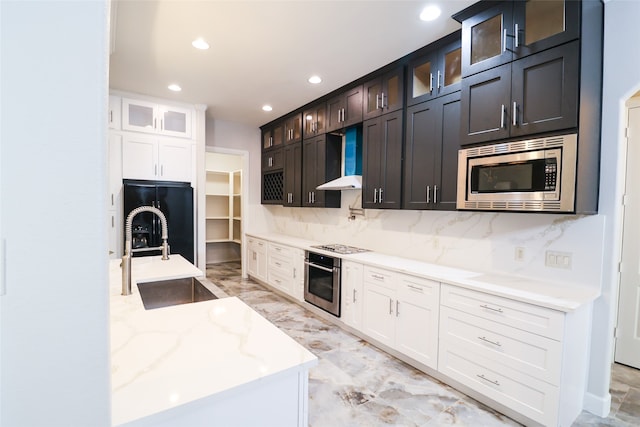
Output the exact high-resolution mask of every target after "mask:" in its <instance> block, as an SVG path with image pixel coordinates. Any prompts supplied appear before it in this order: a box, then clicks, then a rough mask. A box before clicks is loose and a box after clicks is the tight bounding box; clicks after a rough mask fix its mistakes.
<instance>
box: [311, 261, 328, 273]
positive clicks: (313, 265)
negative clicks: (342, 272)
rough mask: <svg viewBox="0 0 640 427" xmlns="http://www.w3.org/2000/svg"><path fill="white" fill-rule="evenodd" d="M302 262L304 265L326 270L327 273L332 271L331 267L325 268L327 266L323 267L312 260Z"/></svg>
mask: <svg viewBox="0 0 640 427" xmlns="http://www.w3.org/2000/svg"><path fill="white" fill-rule="evenodd" d="M304 263H305V264H306V265H308V266H309V267H313V268H318V269H320V270H322V271H326V272H328V273H333V268H327V267H325V266H322V265H319V264H316V263H314V262H309V261H305V262H304Z"/></svg>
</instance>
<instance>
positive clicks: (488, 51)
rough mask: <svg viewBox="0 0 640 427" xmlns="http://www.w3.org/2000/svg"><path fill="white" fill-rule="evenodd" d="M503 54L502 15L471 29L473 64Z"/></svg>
mask: <svg viewBox="0 0 640 427" xmlns="http://www.w3.org/2000/svg"><path fill="white" fill-rule="evenodd" d="M501 53H502V15H501V14H500V15H496V16H494V17H492V18H489V19H487V20H485V21H482V22H480V23H479V24H477V25H474V26H473V27H472V28H471V64H476V63H478V62H481V61H484V60H486V59H489V58H493V57H494V56H498V55H500V54H501Z"/></svg>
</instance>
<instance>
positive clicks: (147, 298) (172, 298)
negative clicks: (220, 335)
mask: <svg viewBox="0 0 640 427" xmlns="http://www.w3.org/2000/svg"><path fill="white" fill-rule="evenodd" d="M138 290H139V291H140V296H141V297H142V303H143V304H144V308H145V310H151V309H154V308H160V307H168V306H171V305H179V304H190V303H193V302H200V301H208V300H212V299H217V298H218V297H216V296H215V295H214V294H213V293H211V291H210V290H209V289H207V288H206V287H205V286H204V285H203V284H202V283H201V282H200V281H198V279H196V278H195V277H185V278H182V279H170V280H159V281H156V282H145V283H138Z"/></svg>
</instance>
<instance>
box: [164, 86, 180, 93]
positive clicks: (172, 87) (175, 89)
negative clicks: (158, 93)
mask: <svg viewBox="0 0 640 427" xmlns="http://www.w3.org/2000/svg"><path fill="white" fill-rule="evenodd" d="M167 87H168V88H169V90H172V91H174V92H180V91H181V90H182V88H181V87H180V86H178V85H177V84H172V85H169V86H167Z"/></svg>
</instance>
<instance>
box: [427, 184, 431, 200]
mask: <svg viewBox="0 0 640 427" xmlns="http://www.w3.org/2000/svg"><path fill="white" fill-rule="evenodd" d="M427 203H431V186H430V185H427Z"/></svg>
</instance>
